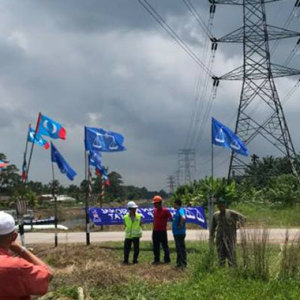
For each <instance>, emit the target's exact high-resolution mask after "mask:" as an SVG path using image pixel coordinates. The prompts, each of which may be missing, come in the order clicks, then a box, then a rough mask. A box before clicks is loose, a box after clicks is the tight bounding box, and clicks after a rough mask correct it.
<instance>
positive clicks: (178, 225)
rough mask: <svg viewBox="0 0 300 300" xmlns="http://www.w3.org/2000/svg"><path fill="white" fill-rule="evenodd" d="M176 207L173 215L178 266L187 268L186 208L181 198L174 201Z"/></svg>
mask: <svg viewBox="0 0 300 300" xmlns="http://www.w3.org/2000/svg"><path fill="white" fill-rule="evenodd" d="M174 208H175V209H176V213H175V215H174V216H173V224H172V231H173V235H174V240H175V246H176V253H177V265H176V267H177V268H186V266H187V260H186V248H185V241H184V240H185V233H186V228H185V223H186V222H185V209H184V208H182V207H181V200H180V199H176V200H175V201H174Z"/></svg>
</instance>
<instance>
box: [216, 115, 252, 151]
mask: <svg viewBox="0 0 300 300" xmlns="http://www.w3.org/2000/svg"><path fill="white" fill-rule="evenodd" d="M211 126H212V143H213V144H214V145H217V146H221V147H225V148H228V149H230V150H232V151H233V152H235V153H238V154H241V155H244V156H248V155H249V152H248V149H247V148H246V146H245V144H244V143H243V141H242V140H241V139H240V138H239V137H238V136H237V135H236V134H235V133H234V132H233V131H232V130H231V129H229V128H228V127H226V126H225V125H223V124H221V123H220V122H218V121H217V120H216V119H215V118H212V124H211Z"/></svg>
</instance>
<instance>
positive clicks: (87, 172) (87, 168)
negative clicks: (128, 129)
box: [84, 150, 90, 246]
mask: <svg viewBox="0 0 300 300" xmlns="http://www.w3.org/2000/svg"><path fill="white" fill-rule="evenodd" d="M87 159H88V157H87V151H86V150H85V151H84V161H85V181H86V183H87V189H86V197H85V224H86V245H87V246H89V245H90V216H89V181H90V164H88V163H87Z"/></svg>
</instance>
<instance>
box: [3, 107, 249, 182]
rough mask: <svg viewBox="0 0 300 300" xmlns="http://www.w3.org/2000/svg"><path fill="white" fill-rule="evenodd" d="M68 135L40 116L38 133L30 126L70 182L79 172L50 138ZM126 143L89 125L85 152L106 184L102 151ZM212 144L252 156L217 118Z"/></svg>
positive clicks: (24, 169)
mask: <svg viewBox="0 0 300 300" xmlns="http://www.w3.org/2000/svg"><path fill="white" fill-rule="evenodd" d="M66 135H67V132H66V129H65V128H64V127H63V126H62V125H61V124H60V123H58V122H56V121H54V120H53V119H51V118H49V117H47V116H45V115H42V114H41V113H40V114H39V116H38V121H37V126H36V130H34V129H33V128H32V127H29V129H28V134H27V142H30V143H33V144H35V145H37V146H40V147H43V148H44V149H49V148H50V146H51V161H52V162H53V163H56V164H57V166H58V168H59V170H60V171H61V172H62V173H63V174H65V175H66V176H67V177H68V178H69V179H70V180H74V177H75V176H76V175H77V173H76V172H75V171H74V169H72V167H71V166H70V165H69V164H68V162H67V161H66V160H65V159H64V157H63V156H62V155H61V153H60V152H59V151H58V149H57V148H56V147H55V145H54V144H53V142H50V143H49V141H48V140H47V139H46V138H51V139H62V140H65V139H66ZM45 137H46V138H45ZM123 143H124V137H123V136H122V135H121V134H119V133H116V132H113V131H106V130H104V129H102V128H95V127H87V126H86V127H85V128H84V145H85V151H86V152H87V154H88V165H89V167H90V166H92V167H94V168H95V172H96V174H97V175H99V176H102V178H103V180H104V182H105V184H109V179H108V172H107V169H106V168H105V167H104V166H103V164H102V152H120V151H124V150H126V149H125V147H124V145H123ZM212 144H214V145H217V146H221V147H225V148H228V149H230V150H232V151H233V152H235V153H238V154H241V155H245V156H247V155H248V149H247V148H246V146H245V144H244V143H243V142H242V140H241V139H240V138H239V137H238V136H237V135H236V134H235V133H234V132H233V131H232V130H231V129H229V128H228V127H226V126H225V125H223V124H222V123H220V122H219V121H217V120H216V119H215V118H212ZM26 149H27V147H26ZM26 151H27V150H26ZM26 151H25V153H24V162H23V167H22V178H23V180H24V181H26V179H27V173H28V170H27V162H26ZM6 165H7V163H5V162H2V161H0V170H1V169H2V168H4V167H6ZM89 174H90V173H89Z"/></svg>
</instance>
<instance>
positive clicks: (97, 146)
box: [84, 126, 126, 152]
mask: <svg viewBox="0 0 300 300" xmlns="http://www.w3.org/2000/svg"><path fill="white" fill-rule="evenodd" d="M84 135H85V138H84V142H85V149H86V150H87V151H96V152H99V151H100V152H117V151H124V150H126V149H125V147H124V146H123V143H124V137H123V136H122V135H121V134H120V133H117V132H113V131H106V130H104V129H102V128H95V127H87V126H86V127H85V134H84Z"/></svg>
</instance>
